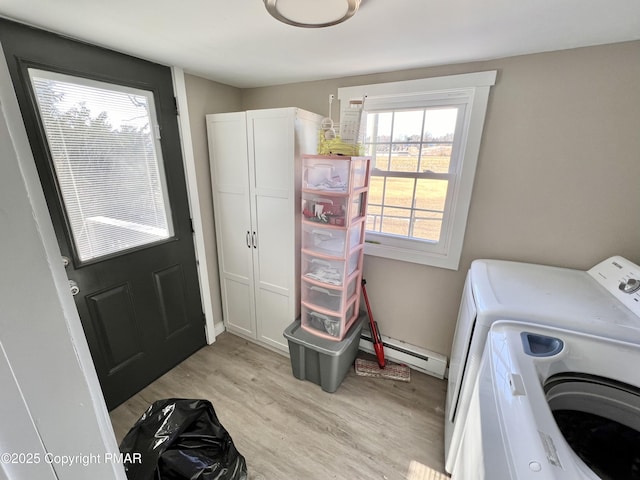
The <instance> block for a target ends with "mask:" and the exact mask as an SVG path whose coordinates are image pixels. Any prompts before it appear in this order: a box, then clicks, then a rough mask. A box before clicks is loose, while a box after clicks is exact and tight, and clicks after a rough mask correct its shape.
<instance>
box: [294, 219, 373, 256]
mask: <svg viewBox="0 0 640 480" xmlns="http://www.w3.org/2000/svg"><path fill="white" fill-rule="evenodd" d="M362 225H363V222H358V223H356V224H354V225H353V226H352V227H349V228H336V227H333V226H328V225H321V224H318V225H315V224H309V223H303V225H302V248H303V249H305V250H309V251H311V252H314V253H319V254H323V255H330V256H333V257H345V256H346V254H347V253H348V252H350V251H351V250H353V249H354V248H355V247H357V246H358V245H359V244H360V240H361V239H362Z"/></svg>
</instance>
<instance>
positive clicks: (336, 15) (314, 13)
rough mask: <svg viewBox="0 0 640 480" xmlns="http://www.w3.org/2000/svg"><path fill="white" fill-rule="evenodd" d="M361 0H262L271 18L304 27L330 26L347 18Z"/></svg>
mask: <svg viewBox="0 0 640 480" xmlns="http://www.w3.org/2000/svg"><path fill="white" fill-rule="evenodd" d="M360 1H361V0H264V5H265V7H267V11H268V12H269V13H270V14H271V16H272V17H273V18H275V19H276V20H279V21H281V22H283V23H286V24H287V25H293V26H294V27H304V28H321V27H330V26H332V25H337V24H339V23H342V22H344V21H345V20H348V19H349V18H351V17H353V15H354V14H355V13H356V12H357V11H358V7H359V6H360Z"/></svg>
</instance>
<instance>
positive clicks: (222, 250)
mask: <svg viewBox="0 0 640 480" xmlns="http://www.w3.org/2000/svg"><path fill="white" fill-rule="evenodd" d="M321 119H322V117H321V116H320V115H317V114H314V113H311V112H307V111H305V110H301V109H298V108H277V109H267V110H250V111H247V112H234V113H221V114H212V115H207V132H208V137H209V157H210V161H211V184H212V187H213V203H214V215H215V226H216V237H217V247H218V264H219V270H220V284H221V290H222V292H221V293H222V306H223V315H224V321H225V325H226V327H227V329H228V330H229V331H230V332H233V333H236V334H239V335H242V336H244V337H246V338H249V339H252V340H257V341H259V342H261V343H263V344H265V345H268V346H270V347H272V348H276V349H278V350H281V351H284V352H288V345H287V341H286V339H285V338H284V337H283V335H282V332H283V331H284V329H285V328H286V327H287V326H288V325H289V324H290V323H291V322H293V321H294V320H295V319H296V318H297V317H298V315H299V314H300V287H299V278H300V224H299V215H300V203H301V201H300V175H301V156H302V154H308V153H315V152H316V150H317V139H318V130H319V128H320V120H321Z"/></svg>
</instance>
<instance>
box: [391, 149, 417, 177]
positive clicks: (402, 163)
mask: <svg viewBox="0 0 640 480" xmlns="http://www.w3.org/2000/svg"><path fill="white" fill-rule="evenodd" d="M413 150H414V152H413V154H412V152H410V151H404V152H393V153H392V154H391V168H390V170H391V171H393V172H417V171H418V149H417V148H415V147H414V148H413Z"/></svg>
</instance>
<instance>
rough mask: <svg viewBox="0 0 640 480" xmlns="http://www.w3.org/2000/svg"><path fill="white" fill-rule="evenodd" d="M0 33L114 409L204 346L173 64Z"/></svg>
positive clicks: (7, 30)
mask: <svg viewBox="0 0 640 480" xmlns="http://www.w3.org/2000/svg"><path fill="white" fill-rule="evenodd" d="M0 42H1V43H2V48H3V50H4V53H5V56H6V59H7V63H8V65H9V70H10V73H11V77H12V80H13V84H14V88H15V90H16V94H17V97H18V102H19V104H20V108H21V111H22V116H23V119H24V122H25V126H26V128H27V133H28V136H29V141H30V144H31V148H32V150H33V154H34V157H35V160H36V166H37V168H38V173H39V176H40V181H41V183H42V187H43V190H44V193H45V196H46V199H47V204H48V207H49V212H50V215H51V218H52V220H53V224H54V228H55V231H56V235H57V238H58V243H59V245H60V250H61V252H62V255H63V256H64V257H66V258H67V259H68V265H67V266H66V269H67V274H68V276H69V279H70V280H72V281H73V282H74V290H76V291H77V294H76V295H75V297H74V298H75V301H76V307H77V309H78V312H79V314H80V318H81V320H82V324H83V327H84V331H85V335H86V337H87V341H88V344H89V348H90V350H91V354H92V357H93V361H94V364H95V367H96V370H97V373H98V378H99V380H100V384H101V386H102V390H103V393H104V395H105V399H106V402H107V406H108V407H109V408H110V409H112V408H114V407H116V406H117V405H119V404H120V403H122V402H123V401H124V400H126V399H127V398H129V397H130V396H132V395H133V394H135V393H136V392H138V391H139V390H141V389H142V388H143V387H145V386H146V385H147V384H149V383H150V382H152V381H153V380H155V379H156V378H158V377H159V376H160V375H162V374H163V373H165V372H166V371H167V370H169V369H170V368H172V367H173V366H175V365H176V364H178V363H179V362H181V361H182V360H184V359H185V358H187V357H188V356H189V355H191V354H192V353H193V352H195V351H196V350H198V349H199V348H200V347H202V346H203V345H205V332H204V315H203V313H202V307H201V300H200V291H199V284H198V277H197V270H196V261H195V253H194V245H193V239H192V231H191V222H190V218H189V208H188V200H187V191H186V183H185V178H184V170H183V163H182V157H181V150H180V143H179V137H178V125H177V118H176V108H175V103H174V96H173V84H172V78H171V71H170V69H169V68H167V67H164V66H161V65H157V64H153V63H150V62H146V61H143V60H140V59H136V58H133V57H129V56H126V55H122V54H118V53H115V52H112V51H109V50H105V49H101V48H98V47H95V46H91V45H87V44H84V43H80V42H75V41H73V40H70V39H67V38H63V37H60V36H57V35H53V34H50V33H47V32H44V31H41V30H37V29H33V28H29V27H25V26H23V25H19V24H16V23H13V22H9V21H6V20H0ZM34 301H37V292H34ZM25 321H28V319H25Z"/></svg>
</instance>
